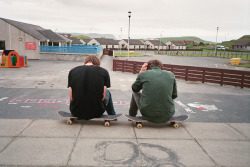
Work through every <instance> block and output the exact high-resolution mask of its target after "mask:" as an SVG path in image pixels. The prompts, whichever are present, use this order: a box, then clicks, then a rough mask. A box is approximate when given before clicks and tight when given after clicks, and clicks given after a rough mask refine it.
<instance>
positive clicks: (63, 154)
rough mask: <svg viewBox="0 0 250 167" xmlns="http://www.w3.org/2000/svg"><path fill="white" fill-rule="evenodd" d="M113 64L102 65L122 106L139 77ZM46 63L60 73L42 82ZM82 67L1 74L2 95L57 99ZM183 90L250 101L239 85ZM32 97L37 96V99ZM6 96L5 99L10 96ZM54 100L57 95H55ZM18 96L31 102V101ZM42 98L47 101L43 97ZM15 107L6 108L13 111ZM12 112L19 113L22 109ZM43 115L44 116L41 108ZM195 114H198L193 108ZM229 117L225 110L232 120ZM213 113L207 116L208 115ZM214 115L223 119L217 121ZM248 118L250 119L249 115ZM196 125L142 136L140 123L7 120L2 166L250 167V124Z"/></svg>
mask: <svg viewBox="0 0 250 167" xmlns="http://www.w3.org/2000/svg"><path fill="white" fill-rule="evenodd" d="M111 60H112V57H108V56H105V57H103V58H102V66H103V67H105V68H107V69H108V70H109V72H110V76H111V82H112V83H111V84H112V88H111V91H112V92H113V97H114V98H115V99H117V97H118V96H120V97H122V96H124V98H127V99H129V98H130V97H127V96H128V95H129V94H130V93H131V90H130V85H131V83H133V81H134V80H135V78H136V76H137V75H133V74H129V73H122V72H113V71H111V67H112V65H111ZM39 64H40V65H41V67H43V66H42V64H53V67H51V70H47V71H46V72H45V71H44V72H43V71H42V70H41V73H40V74H39V75H37V71H35V69H36V68H35V66H34V65H36V67H37V66H38V67H39ZM79 64H81V63H79V62H78V63H76V62H72V63H69V62H65V65H64V68H65V70H62V69H60V68H61V67H60V68H57V67H59V66H60V62H58V63H57V62H50V63H49V62H46V61H41V63H40V62H39V63H37V62H34V63H33V65H32V61H31V62H30V65H31V66H30V68H26V69H25V68H23V69H21V70H23V71H21V72H20V71H17V70H14V69H4V70H2V69H1V79H2V80H1V82H0V84H1V88H2V89H5V88H8V89H7V92H11V90H9V89H13V90H16V88H25V90H26V89H27V90H28V89H39V90H44V91H46V90H51V92H52V90H56V89H62V90H65V91H66V85H67V81H66V80H67V72H68V68H71V67H73V66H76V65H79ZM32 66H33V67H32ZM49 69H50V68H49ZM52 69H53V70H52ZM55 71H56V72H57V74H55ZM19 72H20V73H19ZM18 73H19V75H18ZM20 75H21V78H20V79H22V82H19V84H17V82H15V81H16V80H18V79H19V77H20ZM9 76H11V77H9ZM177 83H178V90H179V92H181V93H183V94H185V93H194V94H209V95H211V96H209V97H213V96H212V95H213V94H214V93H215V92H216V93H217V94H221V95H228V97H231V95H238V97H241V96H243V97H246V98H247V97H249V95H250V91H249V89H240V88H237V87H231V86H223V87H221V86H218V85H214V84H200V83H189V82H185V81H182V80H178V82H177ZM27 93H28V94H30V95H32V93H30V92H27ZM53 93H54V91H53ZM188 95H189V94H188ZM0 96H1V98H3V97H2V95H0ZM33 96H34V95H33ZM53 96H55V95H54V94H53ZM125 96H126V97H125ZM18 97H25V94H22V95H19V96H18ZM35 97H36V98H39V96H38V95H35ZM199 97H200V96H199ZM225 97H226V96H225ZM25 98H26V97H25ZM9 100H11V99H9ZM2 101H3V102H4V101H5V100H4V99H3V100H2ZM2 101H1V102H0V105H1V110H2V108H3V107H2V105H11V104H8V103H3V102H2ZM180 101H181V100H180ZM216 101H218V99H216ZM183 104H184V103H183ZM185 104H187V103H185ZM218 104H219V102H218ZM235 105H237V104H235ZM246 106H249V104H246ZM41 107H42V106H41ZM186 107H187V105H186ZM231 107H232V106H231ZM9 108H10V107H6V109H9ZM190 108H191V107H190ZM11 109H12V110H13V109H15V110H19V109H18V108H11ZM22 109H23V111H22V112H23V114H27V112H29V109H28V108H27V109H25V108H22ZM31 109H32V108H31ZM12 110H8V112H12ZM39 110H41V109H40V108H39ZM50 111H51V112H55V111H54V110H50ZM185 111H188V110H185ZM193 111H196V110H194V109H193ZM197 111H198V109H197ZM228 111H229V110H225V111H224V112H225V114H226V112H228ZM1 112H2V111H1ZM13 112H14V111H13ZM25 112H26V113H25ZM208 112H209V111H203V112H202V114H203V115H204V114H207V113H208ZM212 112H213V113H215V112H216V111H212ZM235 112H237V111H235ZM123 113H124V114H126V113H127V111H123ZM189 114H190V116H192V117H193V118H195V119H199V116H196V115H194V114H193V113H189ZM207 116H208V117H209V116H211V117H212V118H213V119H216V118H215V115H207ZM236 116H237V115H236ZM236 116H235V117H236ZM246 117H249V116H248V115H246ZM1 118H2V117H1ZM48 118H49V116H48ZM249 119H250V118H249ZM190 120H192V119H191V118H190V119H189V120H188V121H187V122H185V123H181V125H180V127H179V128H178V129H174V128H173V127H172V126H170V125H169V124H152V123H144V124H143V128H142V129H137V128H136V126H135V124H134V123H132V122H129V121H127V120H126V119H124V118H120V119H119V120H118V121H116V122H111V126H110V127H108V128H107V127H104V126H103V121H78V122H76V123H74V124H72V125H71V126H68V125H66V120H65V119H64V120H63V119H62V120H49V119H12V118H11V117H9V118H6V119H3V118H2V119H0V129H1V130H0V165H1V166H180V167H182V166H190V167H193V166H198V167H200V166H202V167H203V166H235V167H238V166H244V167H248V166H249V164H250V159H249V157H250V124H249V123H243V122H239V123H233V122H232V121H227V120H225V121H224V122H223V123H222V122H217V123H211V121H209V119H208V121H207V122H206V123H205V122H204V121H201V120H200V121H194V122H193V121H190ZM239 120H240V119H239Z"/></svg>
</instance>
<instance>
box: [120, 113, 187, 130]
mask: <svg viewBox="0 0 250 167" xmlns="http://www.w3.org/2000/svg"><path fill="white" fill-rule="evenodd" d="M124 116H125V117H126V118H127V119H128V120H130V121H133V122H136V127H137V128H139V129H140V128H142V123H143V122H149V121H147V120H145V119H143V118H142V116H138V117H133V116H130V115H124ZM188 118H189V116H188V115H181V116H175V117H172V118H171V119H170V120H168V121H167V122H168V123H171V125H173V127H174V128H178V127H179V125H178V123H179V122H183V121H186V120H187V119H188Z"/></svg>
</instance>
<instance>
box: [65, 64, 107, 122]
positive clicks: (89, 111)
mask: <svg viewBox="0 0 250 167" xmlns="http://www.w3.org/2000/svg"><path fill="white" fill-rule="evenodd" d="M104 86H107V87H110V78H109V73H108V71H107V70H105V69H104V68H101V67H99V66H93V65H90V66H87V65H84V66H78V67H75V68H74V69H72V70H71V71H70V73H69V78H68V87H71V88H72V98H73V101H71V103H70V111H71V112H72V114H73V115H74V116H77V117H80V118H82V119H91V118H95V117H100V116H101V115H102V114H103V113H104V111H105V107H104V105H103V103H102V98H103V90H104Z"/></svg>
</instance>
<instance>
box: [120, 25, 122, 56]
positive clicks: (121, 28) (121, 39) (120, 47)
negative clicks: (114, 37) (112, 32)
mask: <svg viewBox="0 0 250 167" xmlns="http://www.w3.org/2000/svg"><path fill="white" fill-rule="evenodd" d="M121 41H122V28H121ZM121 55H122V45H120V56H121Z"/></svg>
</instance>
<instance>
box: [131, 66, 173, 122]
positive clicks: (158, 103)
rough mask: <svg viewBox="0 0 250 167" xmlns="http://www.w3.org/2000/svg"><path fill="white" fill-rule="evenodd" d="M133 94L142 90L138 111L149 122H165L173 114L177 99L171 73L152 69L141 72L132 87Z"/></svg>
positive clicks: (157, 68) (155, 68)
mask: <svg viewBox="0 0 250 167" xmlns="http://www.w3.org/2000/svg"><path fill="white" fill-rule="evenodd" d="M132 90H133V92H139V91H140V90H142V96H141V99H140V102H139V110H140V111H141V114H142V117H143V118H144V119H146V120H148V121H150V122H154V123H164V122H167V121H168V120H169V119H170V118H171V117H172V116H173V115H174V113H175V106H174V101H173V99H175V98H176V97H177V86H176V80H175V76H174V74H173V73H172V72H170V71H166V70H161V69H160V68H159V67H157V66H156V67H152V69H151V70H146V71H144V72H141V73H140V74H139V75H138V76H137V78H136V81H135V82H134V83H133V85H132Z"/></svg>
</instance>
